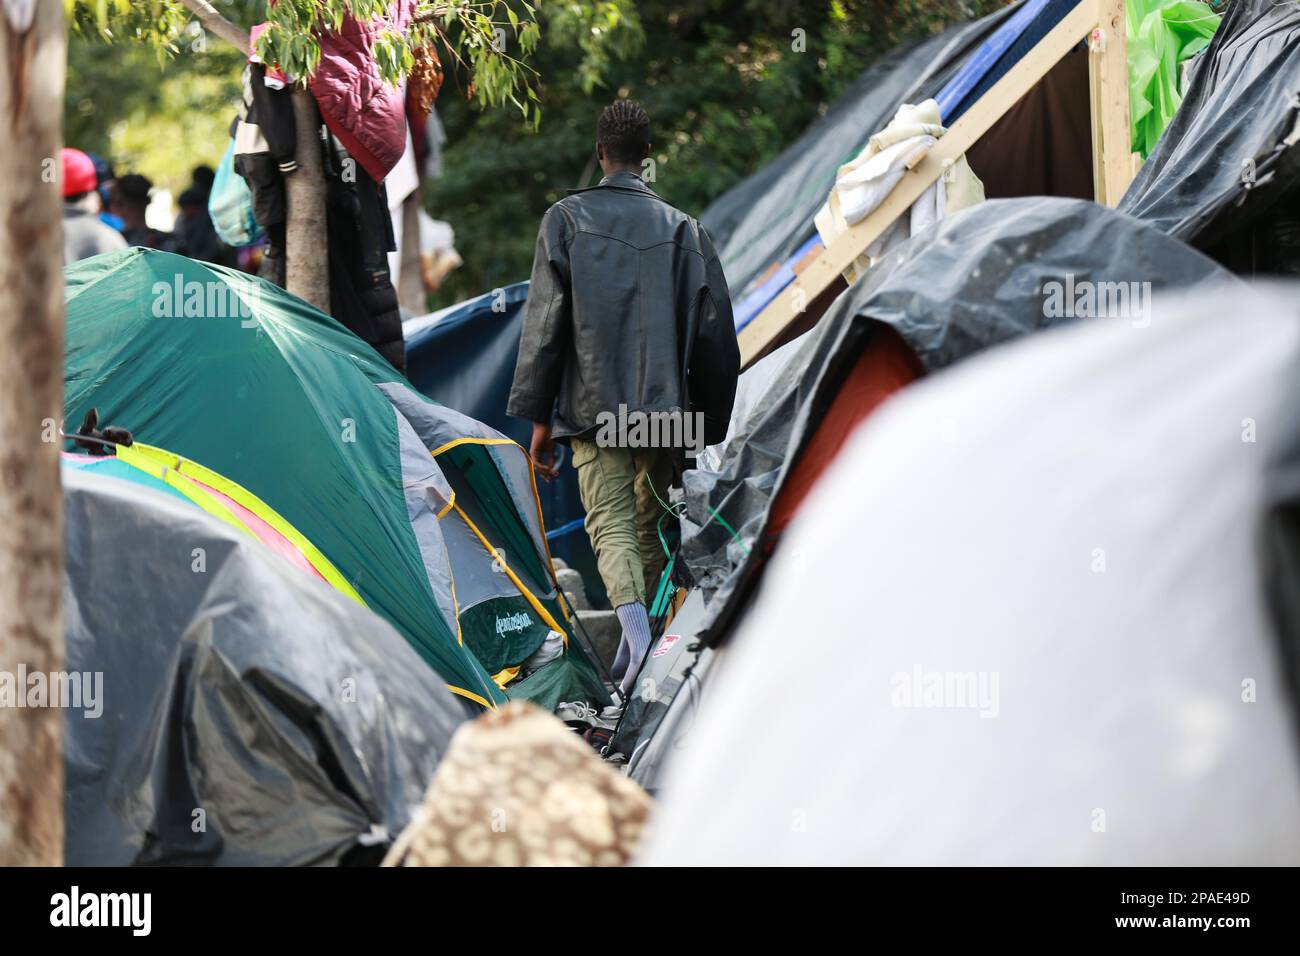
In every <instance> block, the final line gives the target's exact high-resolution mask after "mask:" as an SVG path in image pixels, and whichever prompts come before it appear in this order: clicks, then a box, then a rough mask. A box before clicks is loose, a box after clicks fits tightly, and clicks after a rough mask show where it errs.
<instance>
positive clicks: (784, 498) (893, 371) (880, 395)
mask: <svg viewBox="0 0 1300 956" xmlns="http://www.w3.org/2000/svg"><path fill="white" fill-rule="evenodd" d="M924 374H925V369H924V367H923V366H922V365H921V361H920V359H918V358H917V357H916V353H914V352H913V351H912V350H911V349H910V348H909V347H908V345H907V343H906V342H904V341H903V337H902V336H901V335H899V334H898V333H897V332H896V331H894V329H893V327H892V326H887V325H880V326H879V328H877V329H876V330H874V331H873V333H872V336H871V340H870V341H869V342H868V343H867V346H866V348H864V349H863V350H862V353H861V354H860V355H859V356H858V360H857V362H856V363H854V365H853V368H852V370H851V371H850V372H849V374H848V377H847V378H846V379H845V380H844V383H843V384H842V385H841V386H840V389H839V391H838V392H836V394H835V398H834V400H833V401H832V402H831V405H830V408H828V409H827V410H826V414H825V416H824V417H823V418H822V420H821V424H820V425H818V426H817V430H816V431H815V432H813V435H812V437H811V438H810V439H809V441H808V445H807V447H805V448H804V450H803V453H802V454H801V455H800V456H799V460H798V461H797V462H796V463H795V466H794V468H793V469H792V470H791V472H790V475H789V477H788V478H787V479H786V481H785V484H783V485H782V486H781V490H780V491H779V492H778V493H777V496H776V501H774V502H773V503H772V517H771V521H770V522H769V523H768V526H767V536H768V540H769V541H770V542H773V543H774V542H775V541H777V540H778V539H779V538H780V536H781V533H782V532H784V531H785V528H786V525H788V524H789V523H790V521H791V520H792V519H793V518H794V516H795V514H796V512H798V510H799V506H800V505H802V504H803V501H804V499H805V498H806V497H807V496H808V492H809V491H811V490H812V487H813V485H815V484H816V483H817V480H818V479H819V478H820V477H821V476H822V472H824V471H825V470H826V467H827V466H828V465H829V464H830V463H831V462H832V461H833V460H834V459H835V456H836V455H838V454H839V453H840V449H841V448H843V447H844V443H845V442H846V441H847V440H848V438H849V436H850V435H851V434H853V432H854V430H855V429H856V428H857V427H858V425H860V424H861V423H862V421H863V420H864V419H865V418H866V417H867V416H868V415H870V414H871V413H872V412H873V411H875V410H876V408H877V407H878V406H879V405H880V403H881V402H883V401H884V400H885V399H887V398H889V396H891V395H893V394H894V393H895V392H897V391H898V390H899V389H900V388H902V387H903V386H904V385H908V384H910V383H911V382H914V381H916V380H917V379H918V378H920V377H921V376H922V375H924Z"/></svg>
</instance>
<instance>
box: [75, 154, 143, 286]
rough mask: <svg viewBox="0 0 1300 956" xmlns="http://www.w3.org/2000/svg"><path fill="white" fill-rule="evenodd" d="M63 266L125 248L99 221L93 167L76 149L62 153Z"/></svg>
mask: <svg viewBox="0 0 1300 956" xmlns="http://www.w3.org/2000/svg"><path fill="white" fill-rule="evenodd" d="M60 160H61V163H62V169H63V264H64V265H67V264H68V263H70V262H76V261H77V260H79V259H87V258H89V257H90V256H96V255H99V254H100V253H101V252H113V251H114V250H117V249H125V248H126V246H127V243H126V240H125V239H123V238H122V235H121V234H120V233H119V232H117V230H115V229H113V228H112V227H111V226H109V225H107V224H105V223H103V222H101V221H100V219H99V194H98V192H97V191H96V190H97V188H98V186H99V178H98V176H97V175H96V172H95V164H94V162H93V161H92V160H91V158H90V157H89V156H87V155H86V154H85V153H83V152H82V151H81V150H79V149H67V148H65V149H64V150H63V153H62V155H61V157H60Z"/></svg>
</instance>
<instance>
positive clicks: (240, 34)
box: [180, 0, 249, 56]
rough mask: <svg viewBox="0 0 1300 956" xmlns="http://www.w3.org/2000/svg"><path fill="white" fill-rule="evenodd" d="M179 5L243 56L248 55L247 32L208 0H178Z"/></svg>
mask: <svg viewBox="0 0 1300 956" xmlns="http://www.w3.org/2000/svg"><path fill="white" fill-rule="evenodd" d="M180 2H181V6H183V7H184V8H185V9H186V10H189V11H190V13H192V14H194V15H195V16H196V17H198V18H199V22H200V23H201V24H203V26H204V27H205V28H206V29H207V30H209V31H211V32H212V33H215V34H216V35H217V36H219V37H221V39H223V40H225V41H226V42H227V43H230V44H233V45H234V47H235V49H237V50H239V51H240V52H241V53H243V54H244V55H245V56H247V55H248V51H249V44H248V34H247V33H245V32H244V31H243V30H241V29H240V28H239V27H237V26H235V25H234V24H233V23H231V22H230V21H229V20H227V19H226V18H225V17H223V16H222V15H221V14H220V13H219V12H217V8H216V7H214V6H213V5H212V4H210V3H208V0H180Z"/></svg>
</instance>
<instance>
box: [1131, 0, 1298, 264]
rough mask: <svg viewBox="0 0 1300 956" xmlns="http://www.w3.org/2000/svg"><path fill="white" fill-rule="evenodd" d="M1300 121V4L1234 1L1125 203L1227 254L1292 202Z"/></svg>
mask: <svg viewBox="0 0 1300 956" xmlns="http://www.w3.org/2000/svg"><path fill="white" fill-rule="evenodd" d="M1298 122H1300V4H1297V3H1278V2H1275V0H1234V2H1233V3H1232V5H1231V6H1230V7H1229V9H1228V12H1227V14H1226V15H1225V16H1224V19H1223V22H1222V23H1221V24H1220V26H1219V29H1218V31H1217V32H1216V33H1215V35H1214V39H1213V40H1212V41H1211V43H1210V45H1209V47H1208V48H1207V49H1206V50H1205V51H1204V52H1203V53H1202V54H1201V55H1200V56H1199V57H1198V58H1197V59H1196V61H1195V63H1194V66H1193V73H1192V77H1191V82H1190V83H1189V86H1188V90H1187V94H1186V96H1184V98H1183V102H1182V105H1181V106H1179V108H1178V112H1177V113H1175V114H1174V118H1173V120H1171V121H1170V123H1169V126H1168V127H1167V128H1166V129H1165V131H1164V133H1163V135H1161V137H1160V140H1159V141H1158V142H1157V143H1156V147H1155V149H1154V150H1153V151H1152V153H1151V155H1150V156H1149V157H1148V158H1147V161H1146V163H1144V164H1143V166H1142V169H1141V170H1140V171H1139V172H1138V175H1137V177H1136V178H1135V179H1134V181H1133V183H1132V185H1131V186H1129V189H1128V192H1126V193H1125V195H1124V199H1123V200H1122V201H1121V203H1120V205H1119V209H1120V210H1121V211H1122V212H1127V213H1129V214H1131V215H1133V216H1136V217H1138V218H1139V219H1143V220H1145V221H1146V222H1149V223H1151V224H1152V225H1154V226H1155V227H1156V228H1158V229H1160V230H1161V231H1162V232H1165V233H1167V234H1169V235H1171V236H1176V237H1177V238H1179V239H1182V240H1183V241H1184V242H1187V243H1189V244H1191V245H1193V246H1196V247H1197V248H1198V249H1201V250H1204V251H1206V252H1208V253H1210V254H1211V255H1213V256H1214V257H1215V258H1216V259H1220V260H1221V261H1222V260H1225V259H1227V258H1228V256H1227V251H1226V250H1225V248H1224V244H1225V242H1226V243H1231V242H1235V241H1242V239H1241V236H1240V231H1241V230H1242V229H1243V228H1244V227H1245V226H1247V225H1248V224H1250V223H1251V222H1253V221H1254V220H1256V219H1258V218H1259V217H1260V216H1261V215H1263V214H1266V213H1267V212H1268V210H1269V209H1270V208H1271V207H1272V206H1273V205H1274V204H1275V203H1277V202H1278V201H1279V199H1280V198H1281V197H1283V196H1285V195H1287V194H1290V196H1291V197H1292V202H1293V203H1294V197H1295V194H1296V189H1297V185H1298V184H1300V126H1297V123H1298ZM1288 137H1292V138H1293V142H1292V143H1291V144H1289V145H1288V144H1287V143H1286V142H1285V140H1286V139H1287V138H1288ZM1297 251H1298V252H1300V247H1298V248H1297Z"/></svg>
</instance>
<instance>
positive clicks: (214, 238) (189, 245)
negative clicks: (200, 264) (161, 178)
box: [174, 167, 238, 266]
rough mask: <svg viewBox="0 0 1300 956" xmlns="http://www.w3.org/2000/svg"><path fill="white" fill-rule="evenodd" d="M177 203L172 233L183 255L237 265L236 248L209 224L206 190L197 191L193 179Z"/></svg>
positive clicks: (197, 188)
mask: <svg viewBox="0 0 1300 956" xmlns="http://www.w3.org/2000/svg"><path fill="white" fill-rule="evenodd" d="M200 168H202V167H200ZM177 205H179V206H180V212H179V213H178V214H177V216H176V231H175V233H174V235H175V236H176V238H177V239H178V240H179V241H180V244H181V246H182V247H183V248H184V252H185V255H187V256H189V257H190V258H191V259H201V260H202V261H204V262H211V263H213V264H214V265H219V266H234V265H236V264H237V258H238V257H237V256H236V255H235V251H234V250H233V249H231V248H230V247H229V246H228V245H226V244H225V243H224V242H222V241H221V237H220V236H218V235H217V228H216V226H214V225H213V224H212V217H211V216H210V215H209V214H208V195H207V193H206V192H202V191H200V188H199V185H198V184H197V183H196V184H194V185H191V186H190V187H189V188H188V189H186V190H185V191H184V192H182V193H181V195H180V198H179V199H178V200H177Z"/></svg>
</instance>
